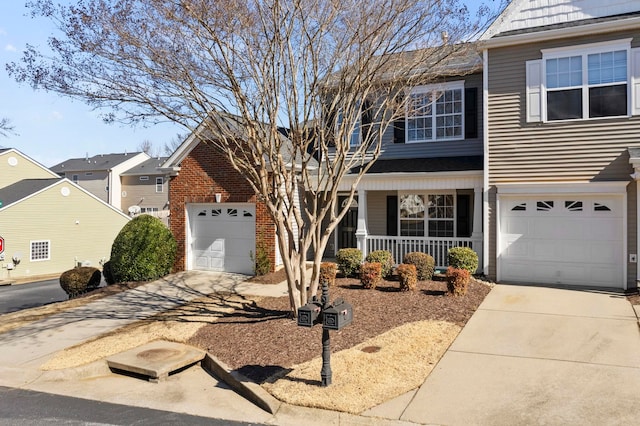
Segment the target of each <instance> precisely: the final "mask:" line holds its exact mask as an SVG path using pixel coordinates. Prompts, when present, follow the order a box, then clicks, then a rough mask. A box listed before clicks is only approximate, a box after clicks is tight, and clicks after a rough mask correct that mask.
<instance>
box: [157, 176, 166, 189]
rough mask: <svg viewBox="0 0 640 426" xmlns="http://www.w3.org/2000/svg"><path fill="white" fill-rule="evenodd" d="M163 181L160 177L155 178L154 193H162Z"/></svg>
mask: <svg viewBox="0 0 640 426" xmlns="http://www.w3.org/2000/svg"><path fill="white" fill-rule="evenodd" d="M163 186H164V179H163V178H161V177H157V178H156V192H163V191H164V187H163Z"/></svg>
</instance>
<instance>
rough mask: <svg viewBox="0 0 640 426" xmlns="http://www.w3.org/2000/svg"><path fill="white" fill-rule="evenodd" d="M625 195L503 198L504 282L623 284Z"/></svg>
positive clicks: (501, 253) (501, 259)
mask: <svg viewBox="0 0 640 426" xmlns="http://www.w3.org/2000/svg"><path fill="white" fill-rule="evenodd" d="M623 205H624V203H623V197H621V196H600V197H598V196H593V195H586V196H585V195H584V194H582V195H575V196H571V195H570V196H567V195H563V196H543V195H538V196H526V197H523V196H518V197H501V198H500V219H499V220H500V229H499V232H500V234H499V236H500V240H499V247H498V253H499V254H498V256H499V263H498V265H499V268H500V280H501V281H504V282H510V281H512V282H528V283H546V284H569V285H593V286H604V287H617V288H621V287H624V281H623V272H624V270H623V262H624V248H623V232H624V227H623V218H624V215H623V211H622V210H623Z"/></svg>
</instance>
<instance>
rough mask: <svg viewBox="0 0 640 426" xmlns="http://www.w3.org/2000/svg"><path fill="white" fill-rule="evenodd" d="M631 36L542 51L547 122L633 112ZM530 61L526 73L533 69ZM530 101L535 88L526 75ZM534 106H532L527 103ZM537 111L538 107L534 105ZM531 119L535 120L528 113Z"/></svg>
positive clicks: (543, 90)
mask: <svg viewBox="0 0 640 426" xmlns="http://www.w3.org/2000/svg"><path fill="white" fill-rule="evenodd" d="M630 57H631V39H626V40H617V41H615V42H606V43H594V44H588V45H583V46H576V47H572V48H557V49H545V50H542V67H541V72H542V78H541V79H540V81H541V92H542V99H541V100H542V107H543V116H542V119H543V120H544V121H563V120H585V119H594V118H604V117H626V116H629V115H630V111H631V109H630V108H631V102H630V93H631V92H630V87H631V84H630V79H631V61H630ZM534 62H535V61H529V63H528V66H527V72H528V73H529V72H530V71H531V70H532V69H530V67H529V64H530V63H534ZM527 81H528V85H527V92H528V101H527V102H535V100H534V98H532V97H531V95H535V93H536V90H537V89H536V88H535V87H532V85H531V82H532V81H536V79H535V77H534V78H532V76H530V75H527ZM528 107H529V109H531V107H532V105H529V106H528ZM533 110H535V108H533ZM527 118H528V121H536V120H535V119H531V116H529V115H528V117H527Z"/></svg>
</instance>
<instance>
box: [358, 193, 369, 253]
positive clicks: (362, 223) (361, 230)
mask: <svg viewBox="0 0 640 426" xmlns="http://www.w3.org/2000/svg"><path fill="white" fill-rule="evenodd" d="M368 234H369V233H368V232H367V191H364V190H362V189H360V190H358V227H357V228H356V239H357V240H358V249H360V251H362V257H363V258H365V257H367V235H368Z"/></svg>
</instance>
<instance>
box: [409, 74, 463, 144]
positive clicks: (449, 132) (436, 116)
mask: <svg viewBox="0 0 640 426" xmlns="http://www.w3.org/2000/svg"><path fill="white" fill-rule="evenodd" d="M409 96H410V99H409V102H408V104H407V118H406V141H407V142H408V143H412V142H429V141H438V140H451V139H453V140H455V139H464V111H465V108H464V82H453V83H446V84H442V85H431V86H420V87H416V88H414V89H412V90H411V92H410V95H409Z"/></svg>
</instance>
